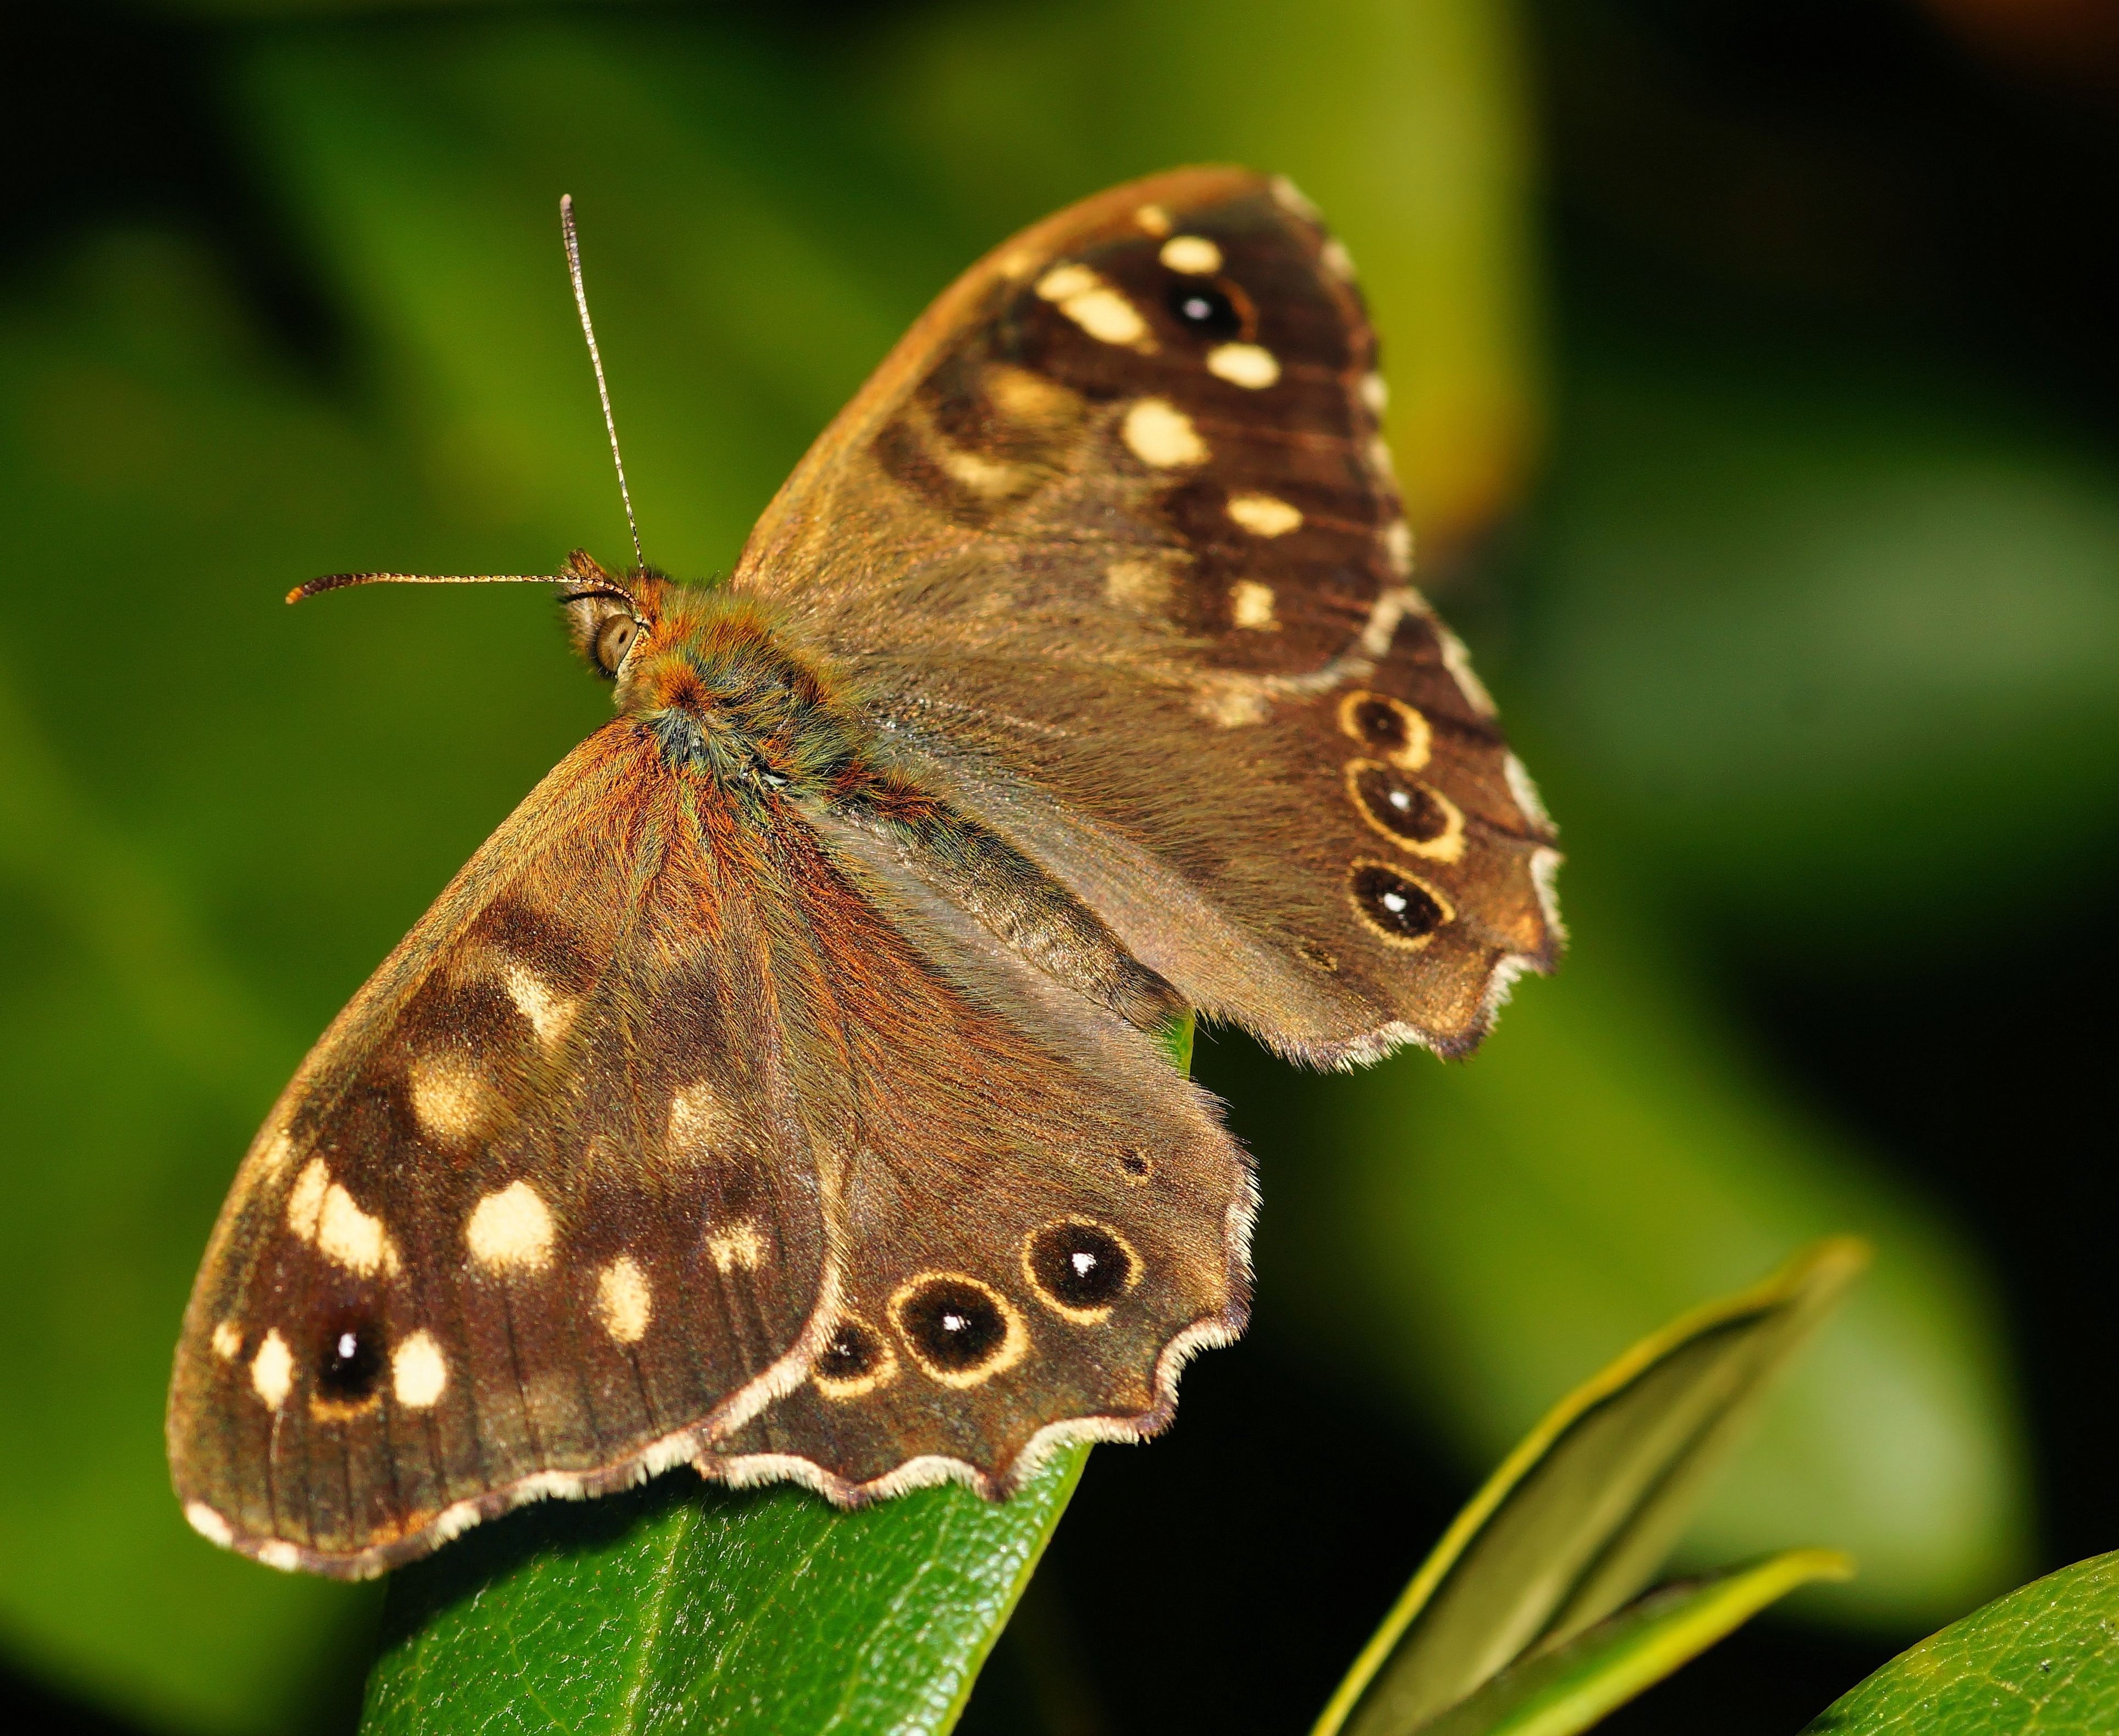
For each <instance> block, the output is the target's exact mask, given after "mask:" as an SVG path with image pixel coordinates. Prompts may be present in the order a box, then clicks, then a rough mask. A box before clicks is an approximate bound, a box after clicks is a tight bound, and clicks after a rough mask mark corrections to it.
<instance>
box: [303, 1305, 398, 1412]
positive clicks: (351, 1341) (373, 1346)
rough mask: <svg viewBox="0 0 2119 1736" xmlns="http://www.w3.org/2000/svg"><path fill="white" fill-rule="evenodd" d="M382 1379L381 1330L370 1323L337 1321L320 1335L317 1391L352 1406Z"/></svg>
mask: <svg viewBox="0 0 2119 1736" xmlns="http://www.w3.org/2000/svg"><path fill="white" fill-rule="evenodd" d="M382 1376H383V1328H382V1327H381V1326H378V1325H377V1324H376V1323H375V1322H373V1321H371V1320H365V1319H363V1320H348V1321H341V1322H339V1323H338V1324H337V1325H336V1326H332V1328H331V1329H330V1330H329V1331H327V1332H326V1333H325V1334H324V1341H323V1345H322V1351H321V1354H319V1355H318V1359H317V1391H318V1395H319V1396H322V1397H324V1398H327V1399H331V1400H336V1402H338V1403H340V1404H342V1405H355V1404H358V1403H359V1402H360V1400H363V1399H364V1398H366V1397H367V1396H369V1394H370V1393H371V1392H373V1391H375V1383H376V1382H377V1381H378V1380H379V1379H381V1378H382Z"/></svg>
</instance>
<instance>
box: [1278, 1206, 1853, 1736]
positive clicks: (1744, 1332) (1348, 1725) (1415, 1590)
mask: <svg viewBox="0 0 2119 1736" xmlns="http://www.w3.org/2000/svg"><path fill="white" fill-rule="evenodd" d="M1866 1260H1867V1250H1866V1248H1865V1247H1864V1246H1863V1245H1862V1243H1858V1242H1855V1241H1852V1240H1850V1239H1844V1238H1842V1239H1835V1240H1831V1241H1826V1242H1823V1243H1819V1244H1817V1245H1816V1246H1815V1247H1814V1248H1811V1249H1810V1250H1808V1251H1807V1252H1805V1253H1804V1254H1802V1255H1801V1256H1800V1257H1797V1259H1796V1260H1795V1261H1792V1263H1790V1264H1789V1265H1788V1266H1786V1267H1785V1268H1783V1270H1782V1271H1780V1272H1779V1273H1778V1274H1777V1275H1774V1277H1772V1278H1769V1279H1768V1280H1766V1281H1765V1282H1764V1283H1763V1284H1761V1285H1757V1286H1755V1288H1753V1289H1749V1290H1746V1291H1743V1292H1741V1293H1740V1294H1737V1295H1735V1296H1732V1297H1729V1298H1727V1299H1724V1300H1723V1301H1720V1302H1716V1303H1709V1304H1708V1305H1707V1306H1706V1307H1704V1308H1699V1309H1697V1310H1695V1312H1692V1313H1690V1314H1688V1315H1686V1316H1685V1317H1683V1318H1681V1319H1680V1320H1678V1321H1676V1322H1674V1323H1673V1324H1672V1325H1671V1326H1667V1327H1666V1328H1665V1329H1664V1330H1663V1331H1661V1332H1658V1333H1657V1334H1655V1335H1654V1336H1652V1337H1650V1338H1648V1339H1645V1340H1643V1341H1642V1342H1641V1343H1639V1344H1638V1345H1634V1348H1633V1349H1630V1350H1629V1351H1627V1352H1626V1353H1625V1355H1623V1356H1621V1357H1620V1358H1619V1359H1618V1360H1617V1361H1616V1362H1614V1363H1611V1366H1610V1367H1609V1368H1606V1369H1605V1370H1604V1371H1603V1372H1602V1373H1600V1374H1598V1375H1597V1377H1595V1378H1594V1379H1593V1380H1591V1381H1589V1382H1588V1383H1587V1384H1586V1385H1584V1386H1580V1387H1578V1388H1577V1389H1576V1390H1575V1391H1574V1392H1572V1393H1570V1395H1569V1396H1567V1397H1566V1398H1565V1399H1564V1400H1561V1401H1560V1404H1559V1405H1556V1407H1555V1408H1554V1409H1553V1410H1552V1411H1551V1413H1550V1414H1548V1415H1547V1416H1546V1419H1545V1420H1544V1421H1543V1422H1542V1423H1540V1424H1538V1426H1537V1428H1535V1429H1533V1430H1532V1432H1531V1433H1530V1435H1529V1436H1528V1437H1527V1438H1526V1439H1525V1440H1524V1441H1523V1443H1522V1444H1521V1445H1520V1446H1519V1447H1517V1448H1516V1450H1515V1451H1514V1452H1513V1453H1511V1454H1510V1455H1509V1457H1508V1459H1507V1460H1506V1461H1504V1462H1503V1464H1502V1465H1501V1467H1500V1470H1497V1471H1495V1473H1494V1474H1493V1476H1492V1477H1491V1478H1490V1479H1488V1481H1487V1483H1486V1487H1485V1488H1482V1489H1481V1490H1480V1492H1479V1493H1478V1494H1477V1495H1476V1496H1475V1497H1473V1498H1472V1502H1471V1504H1470V1505H1469V1506H1468V1507H1466V1508H1465V1509H1464V1511H1463V1512H1462V1513H1461V1514H1459V1515H1458V1517H1457V1520H1456V1522H1455V1523H1454V1525H1451V1526H1450V1528H1449V1531H1448V1533H1447V1534H1446V1535H1444V1538H1443V1539H1442V1541H1441V1542H1440V1544H1437V1545H1436V1547H1435V1552H1434V1553H1433V1554H1431V1555H1430V1556H1429V1558H1427V1560H1426V1562H1425V1563H1424V1564H1423V1565H1422V1566H1421V1569H1420V1572H1418V1573H1417V1574H1416V1575H1415V1576H1413V1580H1412V1584H1411V1585H1409V1586H1407V1588H1406V1590H1405V1593H1404V1595H1403V1596H1402V1597H1401V1598H1400V1599H1398V1604H1397V1607H1396V1608H1394V1609H1393V1610H1392V1611H1391V1613H1390V1614H1389V1616H1388V1617H1387V1618H1385V1620H1384V1624H1383V1626H1382V1627H1380V1628H1379V1629H1378V1630H1377V1632H1376V1634H1375V1637H1374V1638H1373V1639H1372V1640H1371V1641H1370V1642H1369V1645H1368V1646H1367V1647H1366V1650H1363V1652H1362V1654H1361V1657H1360V1658H1359V1659H1358V1660H1356V1663H1355V1665H1354V1668H1353V1669H1352V1671H1350V1672H1349V1673H1348V1674H1347V1679H1346V1681H1345V1682H1344V1683H1342V1684H1341V1686H1340V1688H1339V1691H1338V1693H1337V1694H1335V1695H1334V1696H1333V1699H1332V1701H1331V1704H1330V1705H1329V1706H1327V1707H1326V1708H1325V1711H1324V1715H1323V1716H1322V1717H1321V1718H1320V1719H1319V1720H1318V1724H1317V1727H1316V1731H1315V1736H1336V1733H1338V1732H1339V1731H1342V1730H1344V1731H1347V1733H1349V1736H1390V1733H1393V1732H1399V1731H1405V1730H1411V1729H1418V1728H1419V1727H1420V1726H1421V1724H1424V1723H1426V1721H1428V1720H1430V1719H1432V1718H1434V1717H1435V1715H1437V1714H1439V1713H1440V1712H1442V1711H1444V1710H1445V1709H1447V1708H1448V1707H1449V1706H1454V1705H1455V1704H1457V1703H1458V1701H1462V1700H1463V1699H1464V1698H1465V1697H1467V1696H1468V1695H1469V1694H1470V1693H1472V1692H1473V1691H1474V1690H1475V1689H1477V1687H1479V1686H1480V1685H1481V1683H1484V1682H1486V1681H1487V1680H1488V1679H1489V1678H1491V1677H1492V1676H1494V1675H1495V1674H1497V1673H1499V1672H1500V1670H1502V1669H1505V1668H1506V1667H1507V1666H1508V1665H1509V1664H1511V1663H1513V1662H1514V1661H1515V1660H1517V1659H1518V1658H1519V1657H1521V1656H1523V1655H1524V1654H1525V1653H1526V1652H1528V1651H1529V1650H1532V1648H1533V1647H1536V1646H1551V1645H1557V1644H1560V1643H1564V1642H1565V1641H1566V1640H1568V1639H1569V1638H1570V1637H1571V1636H1574V1635H1575V1634H1578V1633H1579V1632H1582V1631H1583V1629H1585V1628H1587V1627H1590V1626H1592V1625H1593V1624H1594V1623H1597V1622H1598V1621H1600V1620H1602V1618H1604V1617H1605V1616H1607V1615H1608V1614H1609V1613H1611V1611H1612V1610H1614V1609H1617V1608H1618V1607H1619V1606H1620V1605H1621V1604H1624V1603H1625V1600H1626V1599H1629V1598H1630V1597H1631V1596H1633V1595H1634V1593H1635V1592H1637V1591H1638V1590H1640V1588H1641V1587H1642V1586H1644V1585H1645V1584H1646V1583H1647V1582H1648V1580H1649V1578H1650V1577H1651V1576H1653V1574H1654V1572H1656V1570H1657V1568H1658V1567H1659V1566H1660V1565H1661V1564H1662V1559H1663V1557H1664V1555H1665V1554H1666V1553H1668V1551H1669V1549H1670V1547H1671V1545H1672V1543H1674V1542H1675V1541H1676V1537H1677V1534H1678V1532H1679V1530H1681V1528H1682V1526H1683V1525H1684V1523H1685V1518H1686V1516H1687V1515H1688V1513H1689V1512H1690V1508H1691V1506H1692V1503H1693V1502H1694V1500H1695V1498H1696V1497H1697V1496H1698V1494H1699V1488H1700V1484H1701V1482H1702V1480H1703V1479H1704V1477H1705V1476H1706V1475H1707V1474H1708V1473H1709V1472H1710V1471H1711V1470H1713V1468H1714V1466H1715V1465H1716V1464H1717V1463H1718V1461H1720V1459H1721V1458H1722V1457H1723V1455H1724V1454H1726V1452H1727V1451H1728V1449H1729V1448H1730V1447H1731V1446H1732V1445H1733V1444H1734V1442H1735V1440H1736V1436H1737V1433H1739V1431H1740V1430H1741V1428H1742V1426H1743V1424H1745V1423H1746V1421H1747V1420H1749V1419H1750V1415H1751V1414H1752V1412H1753V1411H1754V1410H1755V1408H1756V1405H1757V1404H1758V1401H1759V1400H1760V1397H1761V1396H1763V1395H1764V1391H1766V1389H1767V1386H1768V1385H1769V1382H1771V1380H1772V1378H1773V1377H1774V1375H1775V1374H1777V1373H1779V1371H1780V1370H1781V1369H1782V1368H1783V1367H1784V1366H1785V1365H1786V1363H1787V1360H1788V1359H1789V1357H1790V1356H1791V1355H1792V1354H1793V1353H1794V1351H1795V1350H1796V1349H1797V1347H1798V1346H1800V1345H1801V1343H1802V1341H1803V1340H1804V1339H1805V1338H1806V1337H1807V1336H1809V1334H1810V1333H1811V1331H1812V1330H1813V1329H1814V1328H1815V1326H1816V1325H1817V1324H1818V1322H1820V1320H1821V1319H1822V1318H1823V1317H1824V1316H1825V1313H1826V1312H1828V1311H1829V1308H1831V1306H1832V1304H1833V1303H1834V1302H1835V1301H1836V1300H1837V1299H1838V1296H1839V1294H1840V1293H1841V1291H1842V1290H1843V1289H1845V1287H1846V1285H1847V1284H1848V1280H1851V1279H1852V1277H1853V1276H1854V1275H1855V1274H1856V1273H1857V1272H1858V1271H1860V1270H1861V1269H1862V1266H1863V1265H1864V1264H1865V1263H1866Z"/></svg>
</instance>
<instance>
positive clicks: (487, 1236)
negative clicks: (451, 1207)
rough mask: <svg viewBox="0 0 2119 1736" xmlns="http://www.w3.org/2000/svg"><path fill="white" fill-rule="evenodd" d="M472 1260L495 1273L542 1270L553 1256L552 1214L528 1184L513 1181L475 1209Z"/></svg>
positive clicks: (470, 1227) (467, 1229)
mask: <svg viewBox="0 0 2119 1736" xmlns="http://www.w3.org/2000/svg"><path fill="white" fill-rule="evenodd" d="M464 1241H465V1243H466V1244H467V1245H468V1246H469V1248H471V1257H472V1258H473V1259H474V1260H475V1261H478V1263H479V1264H480V1266H485V1267H486V1268H487V1269H488V1270H489V1271H542V1270H543V1268H544V1267H545V1265H546V1263H547V1262H548V1261H549V1260H550V1259H551V1257H552V1214H551V1212H550V1211H548V1210H547V1209H546V1207H545V1202H544V1201H543V1200H541V1199H540V1198H539V1197H537V1190H536V1188H534V1187H531V1185H530V1184H529V1183H527V1182H510V1183H508V1185H507V1186H506V1187H503V1188H501V1189H500V1190H499V1191H498V1192H496V1193H489V1194H488V1195H486V1197H485V1198H484V1199H482V1200H480V1201H479V1202H478V1204H477V1205H476V1206H473V1207H472V1208H471V1216H470V1218H469V1220H466V1223H465V1224H464Z"/></svg>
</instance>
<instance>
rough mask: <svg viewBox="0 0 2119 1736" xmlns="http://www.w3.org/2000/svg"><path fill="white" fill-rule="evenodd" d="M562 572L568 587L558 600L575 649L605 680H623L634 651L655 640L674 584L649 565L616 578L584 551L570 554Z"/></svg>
mask: <svg viewBox="0 0 2119 1736" xmlns="http://www.w3.org/2000/svg"><path fill="white" fill-rule="evenodd" d="M561 576H562V582H563V584H564V585H565V586H566V588H565V589H564V590H562V591H561V592H560V593H559V604H560V607H561V608H562V609H563V610H564V611H565V613H566V618H567V632H568V637H570V638H571V639H573V642H574V649H575V650H577V651H578V652H579V653H580V654H581V655H582V658H583V659H584V660H586V661H587V664H588V666H589V667H590V668H591V669H594V670H595V671H596V674H599V675H600V676H602V677H603V678H605V680H606V681H613V682H615V681H617V680H619V678H620V676H621V674H623V673H624V672H625V671H626V670H627V669H628V667H629V666H630V665H631V664H632V663H633V652H634V651H635V650H636V649H638V650H642V651H643V652H644V651H645V650H647V646H648V644H649V642H650V641H652V640H653V638H654V637H655V628H656V623H658V622H659V621H660V620H661V618H662V616H663V613H664V612H665V611H664V600H663V599H664V597H665V594H666V593H667V592H668V591H669V590H671V589H672V588H673V587H672V586H670V581H668V580H667V579H665V578H664V577H663V576H662V575H661V573H659V572H656V571H655V570H654V569H653V568H652V567H636V568H634V569H633V571H632V572H628V573H626V574H625V575H624V576H623V577H619V576H614V575H613V574H611V573H609V572H605V570H604V569H603V567H600V565H598V564H597V562H596V559H595V558H594V557H593V556H591V555H590V554H588V553H586V552H585V551H584V550H582V549H576V550H575V551H574V552H573V553H572V554H570V555H568V557H567V563H566V565H565V567H563V568H562V569H561Z"/></svg>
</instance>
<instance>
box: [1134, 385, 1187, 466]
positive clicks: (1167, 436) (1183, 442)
mask: <svg viewBox="0 0 2119 1736" xmlns="http://www.w3.org/2000/svg"><path fill="white" fill-rule="evenodd" d="M1120 435H1121V437H1123V438H1124V441H1125V443H1126V445H1127V447H1129V449H1130V450H1131V451H1132V452H1133V455H1134V456H1135V457H1136V458H1138V459H1139V460H1140V461H1141V462H1142V463H1143V464H1152V465H1154V466H1155V467H1156V468H1157V470H1168V469H1170V468H1171V466H1172V465H1180V464H1198V463H1199V462H1200V461H1201V460H1203V458H1205V457H1206V456H1207V443H1206V442H1204V441H1203V440H1202V439H1201V438H1200V437H1199V433H1198V432H1197V431H1196V430H1195V429H1194V428H1193V426H1192V419H1191V418H1190V417H1189V416H1188V415H1186V414H1185V412H1184V411H1183V410H1180V409H1178V408H1177V406H1176V405H1174V404H1171V403H1170V402H1169V401H1167V400H1165V399H1162V398H1143V399H1141V400H1139V402H1138V403H1137V404H1135V405H1134V406H1133V408H1132V409H1130V410H1128V411H1127V412H1126V414H1125V422H1124V425H1123V427H1122V428H1120Z"/></svg>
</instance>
